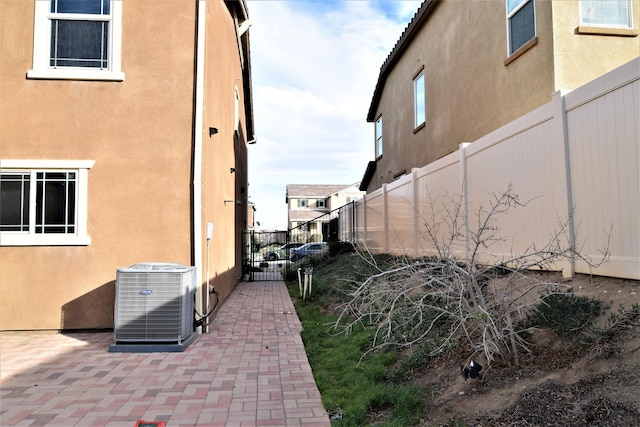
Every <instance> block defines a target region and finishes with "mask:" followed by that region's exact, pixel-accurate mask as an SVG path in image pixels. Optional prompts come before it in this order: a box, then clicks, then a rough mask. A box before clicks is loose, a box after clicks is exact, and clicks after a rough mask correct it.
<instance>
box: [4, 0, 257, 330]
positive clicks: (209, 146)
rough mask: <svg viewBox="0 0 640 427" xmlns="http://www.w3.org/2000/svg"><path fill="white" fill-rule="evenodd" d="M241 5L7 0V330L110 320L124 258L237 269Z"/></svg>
mask: <svg viewBox="0 0 640 427" xmlns="http://www.w3.org/2000/svg"><path fill="white" fill-rule="evenodd" d="M248 28H249V21H248V13H247V8H246V4H245V1H243V0H242V1H224V0H208V1H205V0H197V1H190V2H189V1H183V0H163V1H154V2H149V1H136V0H21V1H0V40H1V43H0V330H73V329H100V328H112V327H113V324H114V319H113V315H114V293H115V278H116V271H117V269H118V268H126V267H129V266H131V265H133V264H136V263H142V262H161V263H178V264H183V265H186V266H196V267H197V269H196V271H197V273H196V276H197V280H196V287H197V292H196V297H197V298H196V299H197V300H196V307H197V308H198V309H199V310H202V311H200V312H204V310H206V308H207V307H205V301H206V300H207V298H206V294H207V292H208V287H213V288H215V289H216V290H217V291H218V292H219V293H220V296H221V298H222V299H224V298H225V297H226V296H227V295H228V294H229V293H230V292H231V290H232V289H233V288H234V286H235V285H236V284H237V283H238V281H239V280H240V278H241V265H242V232H243V231H244V230H245V229H246V227H247V210H248V207H247V144H248V143H251V142H252V140H254V139H255V138H254V126H253V113H252V95H251V78H250V56H249V32H248V31H247V30H248Z"/></svg>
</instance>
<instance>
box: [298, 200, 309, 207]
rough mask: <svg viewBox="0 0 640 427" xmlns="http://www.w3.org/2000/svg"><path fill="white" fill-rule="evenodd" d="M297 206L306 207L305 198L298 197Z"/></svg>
mask: <svg viewBox="0 0 640 427" xmlns="http://www.w3.org/2000/svg"><path fill="white" fill-rule="evenodd" d="M298 207H299V208H306V207H307V199H299V200H298Z"/></svg>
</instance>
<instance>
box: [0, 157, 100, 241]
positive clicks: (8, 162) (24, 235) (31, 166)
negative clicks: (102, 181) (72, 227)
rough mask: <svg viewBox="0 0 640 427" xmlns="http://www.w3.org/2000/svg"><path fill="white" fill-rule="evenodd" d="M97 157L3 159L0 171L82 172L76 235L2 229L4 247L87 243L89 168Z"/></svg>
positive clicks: (0, 161)
mask: <svg viewBox="0 0 640 427" xmlns="http://www.w3.org/2000/svg"><path fill="white" fill-rule="evenodd" d="M94 164H95V160H13V159H0V170H2V171H3V172H11V171H13V170H15V171H32V170H37V171H51V170H61V169H64V170H73V171H76V172H77V174H78V180H77V188H76V191H77V195H76V209H77V212H76V232H75V233H74V234H35V233H34V234H30V233H29V232H22V231H0V246H87V245H89V244H91V237H89V236H88V235H87V219H88V213H87V212H88V209H87V206H88V195H89V169H91V168H92V167H93V165H94Z"/></svg>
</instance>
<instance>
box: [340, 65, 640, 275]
mask: <svg viewBox="0 0 640 427" xmlns="http://www.w3.org/2000/svg"><path fill="white" fill-rule="evenodd" d="M639 164H640V58H638V59H635V60H633V61H631V62H629V63H627V64H625V65H623V66H622V67H619V68H618V69H616V70H613V71H611V72H610V73H608V74H606V75H604V76H602V77H600V78H598V79H596V80H594V81H592V82H590V83H588V84H586V85H584V86H582V87H580V88H578V89H576V90H574V91H572V92H569V93H566V94H564V93H560V92H558V93H556V94H554V95H553V99H552V101H551V102H549V103H548V104H546V105H544V106H542V107H540V108H538V109H536V110H534V111H532V112H530V113H529V114H526V115H525V116H522V117H520V118H519V119H517V120H515V121H513V122H511V123H509V124H507V125H505V126H503V127H502V128H500V129H498V130H496V131H494V132H492V133H490V134H488V135H486V136H484V137H482V138H480V139H478V140H477V141H474V142H472V143H468V144H461V146H460V149H459V150H458V151H456V152H454V153H452V154H450V155H448V156H446V157H444V158H442V159H439V160H437V161H436V162H433V163H431V164H429V165H427V166H425V167H422V168H420V169H414V170H413V171H412V172H411V173H410V174H409V175H406V176H404V177H402V178H400V179H398V180H397V181H395V182H393V183H390V184H385V185H383V187H382V188H381V189H379V190H377V191H375V192H373V193H370V194H367V196H366V197H365V198H364V199H363V200H362V201H360V202H358V203H356V204H353V205H350V206H349V207H348V208H347V209H346V210H355V212H345V214H347V215H346V217H349V218H351V217H352V216H351V215H353V217H354V218H355V220H349V221H344V223H343V222H342V221H341V222H340V234H341V235H344V236H349V238H348V240H351V241H353V239H355V240H356V242H357V243H359V244H361V245H364V246H366V247H367V248H368V249H369V250H370V251H371V252H374V253H381V252H385V253H395V254H406V255H409V256H424V255H435V254H438V252H443V251H449V252H451V254H452V255H454V256H458V257H461V258H462V257H468V251H469V250H473V248H474V247H473V243H472V242H473V239H472V238H470V236H469V235H468V233H469V232H471V233H473V232H476V231H478V230H479V229H480V228H481V224H479V223H478V221H480V220H481V219H482V217H483V215H479V213H480V212H485V211H486V210H487V209H488V208H489V206H490V204H491V200H492V198H493V197H494V196H500V195H502V194H504V193H505V192H506V191H507V190H508V189H509V188H511V192H512V194H515V195H517V196H518V200H519V201H520V202H521V203H524V205H519V206H516V207H515V208H512V209H510V210H509V211H508V212H507V213H506V214H498V215H495V216H493V219H495V221H496V222H495V223H491V224H489V225H490V226H491V227H495V228H497V229H498V231H497V233H496V238H499V239H496V240H495V241H493V242H492V244H488V245H486V246H484V245H482V246H481V247H480V256H479V258H478V259H479V260H481V261H482V262H485V261H486V262H501V261H503V260H508V259H512V258H514V257H515V256H518V255H520V254H524V253H526V252H527V251H531V250H532V249H533V248H535V249H540V248H542V247H544V246H545V245H547V244H549V243H550V242H551V241H559V243H560V244H562V245H563V246H565V247H575V248H576V249H577V251H578V252H579V253H580V254H581V255H582V256H584V257H586V258H589V259H591V260H592V261H593V262H594V263H597V262H599V261H600V260H601V259H602V256H603V255H602V254H603V251H605V250H606V251H608V255H609V260H608V262H605V263H603V264H602V265H601V266H599V267H598V268H596V269H593V268H591V267H590V265H589V264H588V263H586V262H584V261H581V260H580V258H579V257H578V258H577V259H575V260H573V261H572V260H569V261H566V262H563V263H562V265H553V266H551V269H552V270H558V271H559V270H562V271H563V273H564V274H565V275H566V276H571V275H573V273H575V272H577V273H587V274H589V273H591V274H597V275H603V276H612V277H620V278H630V279H640V172H639ZM458 208H459V210H456V209H458ZM341 217H342V215H341ZM354 228H355V230H354ZM452 234H457V238H456V239H455V241H454V242H453V243H451V242H450V237H451V236H452ZM351 236H353V237H351ZM488 243H490V242H488Z"/></svg>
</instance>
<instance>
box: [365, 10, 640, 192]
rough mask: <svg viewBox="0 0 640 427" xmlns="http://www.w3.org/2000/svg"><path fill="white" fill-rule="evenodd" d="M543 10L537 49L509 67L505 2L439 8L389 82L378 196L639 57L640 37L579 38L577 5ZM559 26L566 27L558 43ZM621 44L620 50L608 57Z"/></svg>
mask: <svg viewBox="0 0 640 427" xmlns="http://www.w3.org/2000/svg"><path fill="white" fill-rule="evenodd" d="M637 3H638V2H637V1H634V13H635V14H636V15H637V13H638V9H640V7H636V6H637ZM535 8H536V32H537V38H538V40H537V44H536V45H534V46H533V47H531V48H530V49H529V50H527V51H526V52H524V53H523V54H522V55H521V56H519V57H517V58H516V59H515V60H513V61H511V62H508V61H505V60H506V59H507V56H508V55H507V30H506V15H505V13H506V12H505V1H503V0H490V1H477V2H472V1H455V0H443V1H440V2H438V3H437V4H436V6H435V8H434V9H433V11H432V12H431V16H430V17H429V18H428V20H427V22H426V25H423V26H422V28H421V29H420V30H419V31H418V33H417V35H416V36H415V38H414V39H413V41H412V42H411V44H410V45H409V47H408V48H407V50H406V51H405V52H404V53H403V54H402V57H401V59H400V60H399V61H398V62H397V64H396V65H395V66H394V68H393V69H392V71H391V72H390V74H389V76H388V77H387V79H386V81H385V83H384V88H383V90H382V96H381V98H380V102H379V104H378V108H377V112H376V116H375V119H377V118H378V117H379V116H380V114H381V115H382V120H383V147H384V151H383V156H382V157H381V158H379V159H378V160H377V162H376V171H375V173H374V175H373V178H372V179H371V181H370V182H369V185H368V187H367V191H368V192H371V191H374V190H376V189H378V188H380V187H381V186H382V184H383V183H389V182H391V181H393V180H394V177H395V176H398V175H400V174H402V173H409V172H410V171H411V168H414V167H422V166H424V165H426V164H429V163H431V162H433V161H435V160H437V159H439V158H441V157H443V156H445V155H446V154H449V153H451V152H453V151H455V150H457V149H458V147H459V144H460V143H463V142H472V141H474V140H476V139H478V138H480V137H482V136H483V135H485V134H487V133H489V132H491V131H493V130H495V129H497V128H499V127H500V126H502V125H504V124H506V123H508V122H510V121H512V120H514V119H516V118H518V117H519V116H521V115H523V114H526V113H528V112H529V111H531V110H533V109H535V108H537V107H539V106H541V105H543V104H545V103H547V102H549V101H550V100H551V96H552V94H553V93H554V92H555V91H556V90H558V89H573V88H575V87H577V86H579V85H581V84H583V83H584V82H586V81H589V80H591V79H593V78H594V77H596V76H597V75H600V74H602V73H604V72H606V71H609V70H610V69H613V68H615V67H617V66H619V65H622V64H623V63H625V62H627V61H628V60H629V59H631V58H633V57H635V56H638V38H637V37H636V38H630V37H622V38H620V37H617V38H616V40H611V39H612V38H611V37H608V38H607V37H604V36H585V35H575V34H573V32H574V30H575V28H576V27H577V25H578V22H579V17H578V10H577V0H576V1H570V0H566V1H554V2H551V1H548V0H539V1H536V3H535ZM569 15H571V16H572V17H571V18H568V17H567V16H569ZM554 19H555V21H554ZM638 21H639V20H638V19H636V20H635V22H636V25H637V22H638ZM554 22H555V25H556V27H557V26H561V27H562V31H558V30H556V35H555V39H554V32H553V31H552V26H553V25H554ZM612 42H613V44H612ZM633 43H635V45H634V44H633ZM632 45H633V46H632ZM594 46H595V49H596V50H595V51H593V50H592V49H593V48H594ZM611 48H615V49H619V50H620V53H615V54H613V55H606V54H605V52H607V51H608V49H611ZM623 52H624V53H623ZM554 53H555V55H556V56H559V58H557V59H556V58H554ZM595 63H598V65H597V66H594V65H593V64H595ZM423 67H424V73H425V86H426V111H427V119H426V124H425V126H424V127H423V128H421V129H418V130H416V131H415V132H414V111H413V78H414V77H415V76H416V75H417V74H418V73H419V71H420V70H421V69H422V68H423ZM372 126H373V124H372ZM372 143H373V137H372Z"/></svg>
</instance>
